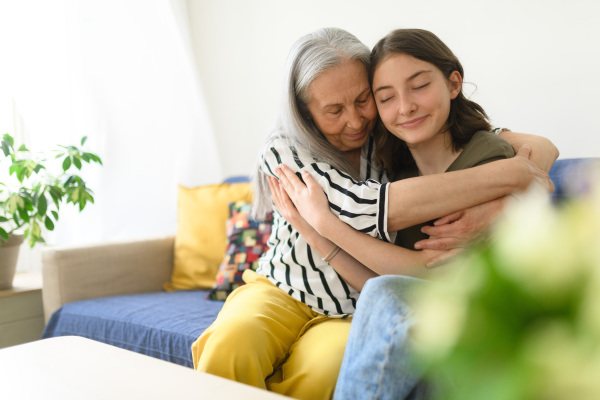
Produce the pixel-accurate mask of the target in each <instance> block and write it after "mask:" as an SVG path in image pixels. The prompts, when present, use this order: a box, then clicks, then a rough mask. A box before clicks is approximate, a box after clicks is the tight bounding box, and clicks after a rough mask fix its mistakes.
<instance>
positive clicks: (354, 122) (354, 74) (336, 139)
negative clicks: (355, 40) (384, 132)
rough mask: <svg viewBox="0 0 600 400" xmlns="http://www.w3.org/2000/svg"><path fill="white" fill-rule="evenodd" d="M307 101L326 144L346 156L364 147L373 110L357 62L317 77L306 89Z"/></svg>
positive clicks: (351, 62) (365, 76) (330, 70)
mask: <svg viewBox="0 0 600 400" xmlns="http://www.w3.org/2000/svg"><path fill="white" fill-rule="evenodd" d="M308 98H309V102H308V110H309V111H310V114H311V116H312V119H313V121H314V122H315V125H316V126H317V128H318V129H319V130H320V131H321V132H322V133H323V135H325V138H326V139H327V141H329V143H331V144H332V145H333V146H335V147H336V148H338V149H340V150H341V151H346V152H347V151H353V150H359V149H360V148H361V147H362V145H363V144H365V142H366V141H367V139H368V137H369V134H370V133H371V130H372V129H373V124H374V121H375V117H376V116H377V108H376V107H375V102H374V101H373V96H372V94H371V87H370V86H369V80H368V78H367V70H366V68H365V66H364V65H363V64H362V63H361V62H360V61H346V62H344V63H342V64H340V65H338V66H337V67H334V68H330V69H328V70H326V71H324V72H323V73H321V75H319V76H318V77H317V78H316V79H315V80H313V81H312V83H311V84H310V85H309V87H308Z"/></svg>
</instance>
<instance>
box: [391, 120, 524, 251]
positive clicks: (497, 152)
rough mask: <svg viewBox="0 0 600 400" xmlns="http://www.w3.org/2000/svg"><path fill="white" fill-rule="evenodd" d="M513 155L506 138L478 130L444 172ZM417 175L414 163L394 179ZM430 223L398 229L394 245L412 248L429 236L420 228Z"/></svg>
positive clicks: (513, 152)
mask: <svg viewBox="0 0 600 400" xmlns="http://www.w3.org/2000/svg"><path fill="white" fill-rule="evenodd" d="M514 155H515V151H514V150H513V148H512V146H511V145H510V144H509V143H508V142H507V141H506V140H504V139H503V138H501V137H500V136H498V135H495V134H493V133H491V132H488V131H478V132H476V133H475V134H474V135H473V137H472V138H471V140H470V141H469V143H467V144H466V145H465V147H464V148H463V150H462V152H461V153H460V154H459V156H458V157H457V158H456V160H454V162H453V163H452V164H451V165H450V167H448V169H447V170H446V172H451V171H459V170H461V169H466V168H471V167H475V166H477V165H482V164H487V163H489V162H492V161H496V160H502V159H505V158H511V157H513V156H514ZM418 175H419V171H418V170H417V168H416V165H415V166H414V167H413V168H407V169H404V170H403V171H400V172H399V173H397V174H396V175H395V177H394V180H400V179H406V178H413V177H415V176H418ZM432 223H433V221H429V222H426V223H423V224H418V225H414V226H411V227H409V228H406V229H403V230H401V231H398V234H397V236H396V245H398V246H402V247H404V248H407V249H414V245H415V243H416V242H418V241H419V240H423V239H427V238H428V237H429V236H428V235H426V234H424V233H422V232H421V228H422V227H423V226H425V225H431V224H432Z"/></svg>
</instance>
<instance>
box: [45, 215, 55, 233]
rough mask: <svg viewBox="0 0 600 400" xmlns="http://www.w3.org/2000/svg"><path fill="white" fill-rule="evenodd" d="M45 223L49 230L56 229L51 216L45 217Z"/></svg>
mask: <svg viewBox="0 0 600 400" xmlns="http://www.w3.org/2000/svg"><path fill="white" fill-rule="evenodd" d="M44 225H45V226H46V229H48V230H49V231H53V230H54V222H52V220H51V219H50V217H46V218H45V219H44Z"/></svg>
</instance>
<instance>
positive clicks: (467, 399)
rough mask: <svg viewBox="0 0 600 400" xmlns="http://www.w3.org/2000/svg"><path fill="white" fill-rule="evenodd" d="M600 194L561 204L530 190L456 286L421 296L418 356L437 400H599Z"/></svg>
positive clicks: (463, 263)
mask: <svg viewBox="0 0 600 400" xmlns="http://www.w3.org/2000/svg"><path fill="white" fill-rule="evenodd" d="M597 178H598V177H597V176H596V178H595V179H597ZM594 181H596V180H594ZM599 182H600V181H599ZM594 189H595V192H594V191H592V193H590V194H589V195H586V196H583V197H581V198H577V199H573V200H571V201H570V202H568V203H566V204H564V205H562V206H561V207H557V206H554V205H552V204H550V202H549V200H548V196H547V195H546V194H544V193H540V192H538V191H532V192H530V193H528V194H527V195H526V196H524V197H523V198H520V199H519V200H518V201H516V202H515V204H513V206H512V207H511V208H510V209H509V210H507V213H506V215H505V217H504V218H503V219H502V220H501V221H499V222H498V224H497V225H496V227H495V229H494V231H493V232H492V235H491V238H490V240H489V241H488V242H486V243H483V244H480V245H478V246H477V247H476V248H474V249H471V251H469V252H468V253H467V254H466V255H465V256H464V257H463V258H461V259H459V260H456V261H455V263H454V264H453V265H452V266H451V267H452V268H456V270H457V271H456V273H453V274H452V279H451V281H450V283H449V284H445V283H442V284H440V285H437V284H436V285H435V286H432V287H431V288H429V289H428V290H427V291H425V292H424V293H421V298H420V303H419V304H418V306H417V313H418V315H420V323H419V324H418V326H417V327H416V329H415V331H416V339H417V343H418V349H417V350H418V352H419V353H420V355H421V359H422V360H424V362H425V365H426V366H427V368H428V369H429V371H430V374H429V379H430V380H431V381H432V382H433V387H434V388H435V393H436V395H435V396H434V398H436V399H444V400H475V399H477V400H495V399H498V400H515V399H528V400H529V399H532V400H536V399H539V400H542V399H543V400H555V399H556V400H558V399H578V400H580V399H600V379H598V377H600V234H599V233H598V228H599V227H600V185H596V186H595V188H594Z"/></svg>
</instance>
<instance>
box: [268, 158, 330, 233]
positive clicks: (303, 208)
mask: <svg viewBox="0 0 600 400" xmlns="http://www.w3.org/2000/svg"><path fill="white" fill-rule="evenodd" d="M275 171H276V173H277V175H278V176H279V184H280V185H281V187H282V188H283V189H284V190H285V192H286V194H287V195H288V196H289V198H290V199H291V201H292V202H293V204H294V205H295V206H296V209H297V211H298V212H299V213H300V216H301V217H302V218H304V219H305V220H306V221H307V222H308V223H309V224H310V225H311V226H312V227H313V228H314V229H316V230H317V232H319V233H320V234H322V230H323V228H324V226H326V224H327V221H331V218H335V219H337V217H336V216H335V215H334V214H333V213H332V212H331V210H330V209H329V201H328V200H327V197H326V196H325V193H324V192H323V189H322V188H321V186H319V184H318V183H317V182H316V181H315V180H314V178H313V177H312V176H311V175H310V174H309V173H308V172H306V171H304V170H302V171H300V173H301V174H302V179H304V182H305V183H303V182H302V181H301V180H300V178H298V176H296V174H294V172H293V171H292V170H291V169H289V168H288V167H286V166H285V165H283V164H281V165H280V166H279V167H278V168H276V169H275Z"/></svg>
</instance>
